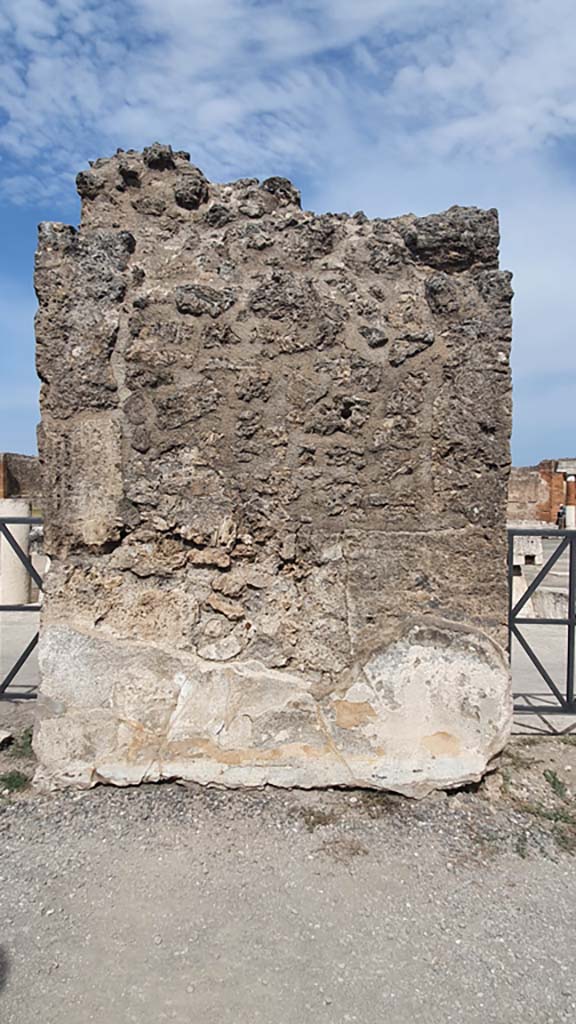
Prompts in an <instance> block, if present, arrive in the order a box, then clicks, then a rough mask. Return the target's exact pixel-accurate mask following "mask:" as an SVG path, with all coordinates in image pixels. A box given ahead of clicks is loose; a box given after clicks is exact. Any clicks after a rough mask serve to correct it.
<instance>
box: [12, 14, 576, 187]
mask: <svg viewBox="0 0 576 1024" xmlns="http://www.w3.org/2000/svg"><path fill="white" fill-rule="evenodd" d="M0 31H1V33H2V36H3V44H4V45H3V50H4V52H5V53H7V52H11V53H13V54H14V60H13V62H12V64H11V66H7V67H6V68H5V71H4V73H3V80H2V85H3V91H2V100H1V101H0V102H1V104H2V107H3V108H4V116H5V121H4V124H3V126H2V128H1V129H0V145H2V147H3V149H4V151H5V153H7V154H8V153H9V154H10V155H11V158H12V160H13V161H15V162H16V164H17V166H18V165H27V164H30V163H31V162H32V161H33V160H34V159H41V162H42V170H41V172H40V171H39V172H38V173H37V177H38V178H40V179H42V187H43V188H44V189H46V187H47V185H46V178H47V176H50V178H51V181H50V186H49V187H50V188H52V189H53V190H54V192H55V193H56V192H57V191H58V189H59V188H61V187H62V176H63V175H65V174H66V172H67V171H68V172H69V171H71V170H72V168H73V167H75V166H76V165H77V164H78V163H83V162H85V160H86V157H87V156H88V155H91V153H92V152H93V147H96V148H97V150H98V151H100V149H101V148H102V147H104V148H105V147H106V146H110V145H114V143H116V142H118V140H120V141H122V142H126V143H127V144H128V145H132V144H133V145H140V144H141V143H142V142H143V141H147V140H149V138H150V135H151V134H159V135H162V136H163V137H169V138H172V139H174V141H175V142H177V143H178V144H185V143H187V144H189V145H190V146H191V147H192V148H193V149H194V152H195V157H196V158H197V159H198V158H202V157H204V158H205V159H206V160H208V162H209V164H210V165H211V166H210V169H211V170H213V171H218V170H221V171H223V172H227V171H236V170H240V169H242V168H243V167H245V165H246V163H247V162H249V163H250V164H252V165H253V164H254V163H258V164H267V163H269V162H271V161H275V160H277V159H278V158H279V157H282V158H283V159H284V160H286V161H288V162H289V163H290V164H291V166H292V167H293V168H295V169H298V168H301V169H302V170H306V171H308V172H309V171H310V170H311V169H312V170H313V168H314V167H320V165H323V164H324V163H325V161H326V157H327V155H332V154H337V153H338V151H339V149H340V148H341V147H342V146H343V145H346V146H347V147H349V146H350V145H353V144H354V143H356V144H358V145H360V146H361V147H364V146H365V145H366V142H367V140H368V141H369V140H370V139H373V138H378V137H382V135H383V134H385V135H386V138H387V141H388V144H389V146H390V147H391V148H392V149H394V150H395V151H397V152H398V154H402V153H403V154H404V155H405V156H406V157H408V156H411V157H412V158H414V157H416V156H418V155H420V156H421V155H422V153H424V154H426V153H436V154H441V155H443V156H449V155H451V154H453V153H462V152H468V153H475V154H477V153H480V154H482V155H484V156H485V155H491V156H494V155H496V156H509V155H510V153H511V152H519V151H524V150H531V149H536V148H538V147H539V146H541V145H542V144H543V143H544V142H546V141H547V140H550V139H554V138H559V137H562V136H564V135H566V134H568V133H570V132H573V131H575V130H576V92H575V53H576V44H575V41H574V40H575V38H576V6H575V5H574V3H573V0H521V2H520V0H476V2H475V3H474V4H462V3H461V2H460V0H457V2H456V0H411V2H410V3H407V2H406V0H355V2H354V3H353V4H351V3H349V2H348V0H286V2H284V3H278V2H277V0H262V2H260V0H211V2H210V3H206V2H205V0H163V3H161V4H159V3H158V0H139V2H138V3H130V2H128V3H126V2H125V3H122V4H118V3H117V2H116V0H103V2H102V0H100V2H96V0H5V2H4V7H3V15H2V19H1V21H0ZM26 173H28V174H30V173H32V175H34V171H33V170H32V171H30V168H29V167H27V168H26ZM12 177H14V175H12ZM9 189H10V190H11V192H12V194H13V195H16V196H17V189H16V188H15V185H14V183H13V182H12V183H10V182H9Z"/></svg>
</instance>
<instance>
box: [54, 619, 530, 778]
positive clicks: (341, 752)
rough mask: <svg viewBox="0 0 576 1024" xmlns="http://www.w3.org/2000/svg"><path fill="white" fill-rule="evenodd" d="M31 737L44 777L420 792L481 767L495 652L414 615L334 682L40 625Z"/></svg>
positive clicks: (505, 724)
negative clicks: (327, 684) (324, 685)
mask: <svg viewBox="0 0 576 1024" xmlns="http://www.w3.org/2000/svg"><path fill="white" fill-rule="evenodd" d="M40 662H41V672H42V678H43V682H42V689H41V697H40V702H39V719H38V724H37V728H36V734H35V741H34V747H35V751H36V754H37V756H38V759H39V762H40V768H39V770H38V773H37V780H36V781H37V782H38V784H40V785H43V786H49V787H53V788H54V787H62V786H78V787H90V786H94V785H96V784H97V783H99V782H105V783H112V784H114V785H119V786H125V785H132V784H136V783H139V782H153V781H158V780H160V779H183V780H190V781H195V782H200V783H205V784H215V785H220V786H230V787H250V786H263V785H265V784H271V785H274V786H285V787H291V786H298V787H304V788H312V787H323V786H362V787H370V788H375V789H386V790H392V791H395V792H398V793H403V794H405V795H408V796H417V797H420V796H425V795H426V794H427V793H429V792H430V791H431V790H433V789H441V788H448V787H454V786H458V785H462V784H463V783H466V782H470V781H477V780H479V779H480V778H481V777H482V775H483V773H484V772H485V770H486V767H487V765H488V763H489V761H490V760H491V758H493V757H494V755H495V754H497V753H498V752H499V751H500V750H501V749H502V747H503V746H504V744H505V742H506V740H507V737H508V735H509V731H510V726H511V715H512V701H511V693H510V678H509V669H508V664H507V661H506V657H505V654H504V652H503V651H501V650H500V649H499V648H498V647H496V645H495V644H494V643H493V642H492V641H491V640H489V639H488V638H487V637H486V636H485V635H484V634H482V633H479V632H477V631H475V630H472V629H467V628H464V627H462V626H460V625H457V624H453V623H445V622H442V623H430V622H427V623H421V624H419V625H413V626H412V627H411V628H410V629H409V630H408V631H407V633H406V634H405V636H404V637H403V638H402V639H401V640H399V641H397V642H396V643H394V644H392V645H391V646H389V647H388V648H387V649H384V650H381V651H377V652H374V654H373V655H372V656H371V657H370V658H369V660H367V661H365V662H364V663H363V664H358V665H357V666H353V667H352V668H351V669H350V671H349V673H348V680H347V682H346V683H345V684H341V685H339V688H338V691H337V692H332V693H331V694H329V695H328V696H317V695H315V684H316V683H317V680H310V679H307V678H306V677H305V676H304V675H300V674H297V673H291V672H289V671H286V670H282V671H278V670H272V669H268V668H266V667H265V666H264V665H262V664H260V663H258V662H255V661H240V660H229V661H218V662H216V661H210V660H206V659H203V658H200V657H198V656H196V655H193V654H186V653H182V652H178V653H177V654H173V653H169V652H167V651H164V650H161V649H159V648H158V647H152V646H149V645H146V644H142V643H136V642H131V643H130V642H127V641H125V640H123V641H122V642H118V641H116V640H114V639H111V638H105V637H103V636H93V635H92V636H89V635H86V634H83V633H79V632H76V631H75V630H73V629H70V628H69V627H65V626H54V625H53V626H47V627H45V628H44V630H43V636H42V639H41V647H40Z"/></svg>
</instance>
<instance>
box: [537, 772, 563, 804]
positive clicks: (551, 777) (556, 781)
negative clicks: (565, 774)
mask: <svg viewBox="0 0 576 1024" xmlns="http://www.w3.org/2000/svg"><path fill="white" fill-rule="evenodd" d="M542 774H543V776H544V778H545V779H546V782H547V783H548V785H549V786H550V788H551V789H553V790H554V792H555V793H556V796H559V797H560V799H561V800H566V797H567V796H568V787H567V785H566V783H565V782H562V779H560V778H559V777H558V775H557V774H556V772H555V771H554V770H553V769H552V768H546V769H545V770H544V771H543V772H542Z"/></svg>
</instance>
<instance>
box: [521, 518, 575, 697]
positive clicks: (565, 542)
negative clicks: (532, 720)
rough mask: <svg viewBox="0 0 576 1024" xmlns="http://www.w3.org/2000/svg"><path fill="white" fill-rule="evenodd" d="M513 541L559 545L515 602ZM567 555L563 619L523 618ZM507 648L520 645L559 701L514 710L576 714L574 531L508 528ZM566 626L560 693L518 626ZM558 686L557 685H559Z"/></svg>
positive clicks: (556, 683)
mask: <svg viewBox="0 0 576 1024" xmlns="http://www.w3.org/2000/svg"><path fill="white" fill-rule="evenodd" d="M515 537H542V538H544V537H551V538H553V539H554V540H557V541H558V545H557V547H556V548H555V550H554V551H553V552H552V554H551V555H550V556H549V558H548V559H547V560H546V561H545V562H544V564H543V565H542V568H541V569H540V570H539V571H538V573H537V574H536V576H535V577H534V579H533V580H532V582H531V583H529V584H528V586H527V587H526V590H525V591H524V593H523V594H522V595H521V597H520V598H519V599H518V600H517V601H514V539H515ZM565 552H567V553H568V607H567V615H566V616H565V617H560V618H558V617H550V618H544V617H538V616H535V615H531V616H528V615H526V614H524V615H522V611H526V610H527V609H526V605H527V603H528V601H529V600H530V598H531V597H533V596H534V594H535V593H536V591H537V590H538V588H539V587H540V586H541V584H542V583H543V581H544V579H545V577H546V576H547V575H548V573H549V572H550V570H551V569H552V567H553V566H554V565H556V563H557V562H558V560H559V559H560V558H561V557H562V555H563V554H564V553H565ZM508 600H509V605H508V646H509V651H510V654H511V652H512V640H513V638H515V639H516V640H517V641H518V643H519V644H520V646H521V648H522V650H523V651H524V653H525V654H526V655H527V656H528V658H529V659H530V661H531V662H532V664H533V665H534V667H535V669H536V670H537V671H538V673H539V674H540V676H541V677H542V679H543V680H544V682H545V683H546V685H547V686H548V688H549V689H550V690H551V692H552V693H553V694H554V696H555V698H556V700H557V701H558V704H557V706H550V705H546V706H544V707H537V706H534V705H530V704H528V705H521V706H517V710H518V711H535V712H538V711H544V712H546V714H550V713H554V712H556V713H561V714H576V701H575V699H574V663H575V652H576V645H575V639H576V530H559V529H542V530H540V529H536V528H533V529H529V528H520V527H518V528H516V527H511V528H510V529H509V530H508ZM526 625H531V626H538V625H540V626H543V625H546V626H566V628H567V633H566V672H565V678H564V681H563V691H564V692H562V689H561V688H560V687H561V686H562V684H561V683H560V680H557V681H555V680H554V679H553V678H552V676H551V675H550V673H549V672H548V670H547V669H546V668H545V666H544V665H543V664H542V661H541V660H540V658H539V657H538V655H537V654H536V652H535V651H534V649H533V647H532V646H531V644H530V643H529V642H528V640H527V639H526V637H525V636H524V634H523V633H522V631H521V629H520V628H519V627H520V626H526ZM558 684H560V685H558Z"/></svg>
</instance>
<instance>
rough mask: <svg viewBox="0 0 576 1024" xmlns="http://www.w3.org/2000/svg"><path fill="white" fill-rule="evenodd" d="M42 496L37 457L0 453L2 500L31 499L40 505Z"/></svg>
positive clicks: (0, 494)
mask: <svg viewBox="0 0 576 1024" xmlns="http://www.w3.org/2000/svg"><path fill="white" fill-rule="evenodd" d="M41 495H42V481H41V479H40V465H39V462H38V459H37V457H36V456H35V455H17V454H15V453H13V452H0V498H29V499H30V501H31V502H32V503H33V504H34V505H38V504H39V502H40V500H41Z"/></svg>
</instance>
